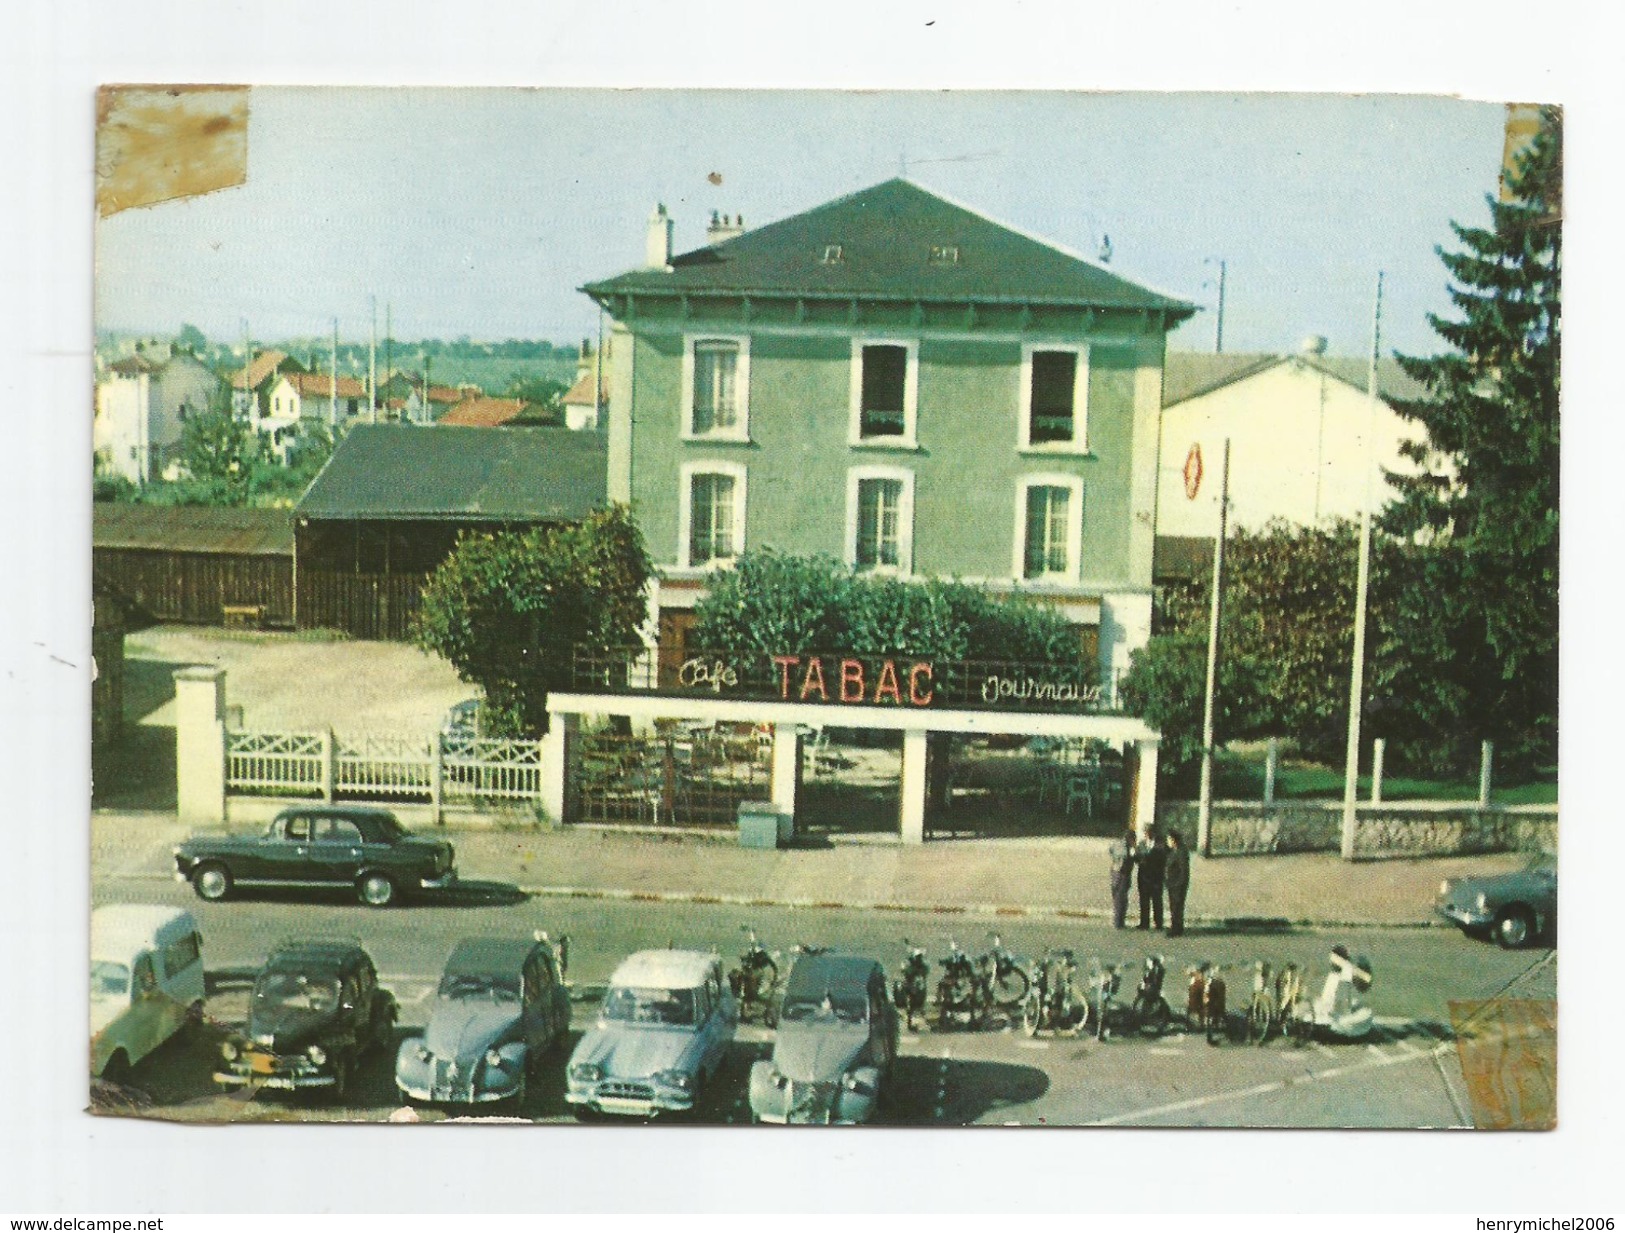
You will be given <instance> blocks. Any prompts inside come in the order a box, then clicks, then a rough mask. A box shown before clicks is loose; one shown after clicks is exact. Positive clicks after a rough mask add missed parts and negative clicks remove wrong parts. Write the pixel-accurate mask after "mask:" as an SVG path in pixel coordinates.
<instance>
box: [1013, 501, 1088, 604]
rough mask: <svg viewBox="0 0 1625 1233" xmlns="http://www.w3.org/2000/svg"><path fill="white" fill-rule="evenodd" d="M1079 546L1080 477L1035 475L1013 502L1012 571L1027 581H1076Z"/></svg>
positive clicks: (1080, 514)
mask: <svg viewBox="0 0 1625 1233" xmlns="http://www.w3.org/2000/svg"><path fill="white" fill-rule="evenodd" d="M1082 546H1083V481H1082V480H1080V479H1078V478H1077V477H1075V476H1066V475H1035V476H1029V477H1027V478H1025V479H1023V480H1022V482H1021V486H1020V488H1019V490H1018V495H1017V502H1016V561H1015V566H1016V573H1017V576H1018V577H1020V578H1025V579H1028V580H1030V581H1056V580H1069V581H1076V580H1077V578H1078V574H1079V557H1080V555H1081V553H1082Z"/></svg>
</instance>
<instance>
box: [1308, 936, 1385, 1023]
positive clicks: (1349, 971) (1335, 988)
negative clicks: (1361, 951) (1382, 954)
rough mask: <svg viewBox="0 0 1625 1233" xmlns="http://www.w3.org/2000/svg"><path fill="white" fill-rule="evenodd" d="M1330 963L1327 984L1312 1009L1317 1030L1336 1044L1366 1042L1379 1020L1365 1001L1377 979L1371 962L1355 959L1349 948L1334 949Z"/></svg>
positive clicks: (1364, 959)
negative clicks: (1349, 1041)
mask: <svg viewBox="0 0 1625 1233" xmlns="http://www.w3.org/2000/svg"><path fill="white" fill-rule="evenodd" d="M1330 960H1331V970H1330V971H1329V972H1327V973H1326V983H1325V984H1323V985H1322V986H1321V988H1320V994H1319V996H1318V997H1316V998H1315V1000H1314V1002H1313V1004H1312V1005H1311V1006H1310V1011H1311V1014H1312V1016H1313V1023H1314V1030H1315V1032H1316V1033H1317V1034H1318V1035H1323V1036H1326V1037H1328V1038H1330V1039H1332V1040H1363V1039H1364V1038H1365V1037H1367V1036H1369V1035H1370V1034H1371V1029H1372V1027H1373V1026H1374V1023H1375V1020H1376V1013H1375V1012H1374V1011H1373V1010H1372V1009H1371V1007H1369V1006H1367V1005H1366V1004H1365V997H1364V995H1365V994H1366V993H1367V992H1368V991H1369V990H1370V988H1371V983H1372V979H1373V977H1372V970H1371V961H1370V960H1369V959H1367V958H1366V957H1365V956H1364V955H1361V956H1360V957H1359V958H1357V959H1356V958H1354V957H1353V956H1351V955H1350V954H1349V952H1348V947H1346V946H1334V947H1332V953H1331V956H1330Z"/></svg>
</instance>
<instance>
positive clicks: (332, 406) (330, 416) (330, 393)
mask: <svg viewBox="0 0 1625 1233" xmlns="http://www.w3.org/2000/svg"><path fill="white" fill-rule="evenodd" d="M328 354H329V356H330V363H329V376H328V378H327V427H328V429H329V430H330V431H331V432H332V434H333V439H334V441H337V440H338V435H339V319H338V318H337V317H334V318H333V349H332V351H330V352H329V353H328Z"/></svg>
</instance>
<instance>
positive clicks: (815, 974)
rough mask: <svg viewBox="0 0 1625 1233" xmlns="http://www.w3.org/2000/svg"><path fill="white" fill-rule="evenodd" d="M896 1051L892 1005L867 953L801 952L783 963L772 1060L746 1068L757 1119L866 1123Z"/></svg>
mask: <svg viewBox="0 0 1625 1233" xmlns="http://www.w3.org/2000/svg"><path fill="white" fill-rule="evenodd" d="M896 1057H897V1011H896V1008H894V1007H893V1006H892V1002H891V999H890V998H889V997H887V996H886V971H885V969H884V968H882V967H881V966H880V964H879V963H877V962H876V961H875V960H873V959H863V958H859V957H858V956H856V955H835V954H826V953H822V952H817V953H808V954H803V955H802V956H801V957H800V958H798V959H797V960H796V962H795V966H794V967H792V968H791V969H790V978H789V980H788V981H787V982H786V984H785V992H784V1005H783V1007H782V1008H781V1010H780V1012H779V1030H778V1038H777V1039H776V1040H775V1042H774V1045H773V1058H772V1060H771V1061H767V1062H757V1063H756V1065H755V1066H753V1067H752V1068H751V1072H750V1108H751V1113H752V1114H753V1115H754V1116H755V1117H756V1119H757V1120H758V1121H763V1122H779V1123H790V1124H808V1123H815V1124H846V1125H851V1124H854V1123H859V1122H867V1121H868V1120H869V1119H870V1117H872V1116H873V1114H874V1111H875V1106H876V1104H877V1103H878V1102H879V1099H880V1088H881V1084H882V1083H883V1082H884V1081H885V1079H886V1076H887V1074H888V1072H889V1071H890V1069H891V1064H892V1062H893V1060H894V1059H895V1058H896Z"/></svg>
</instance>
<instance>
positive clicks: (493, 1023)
mask: <svg viewBox="0 0 1625 1233" xmlns="http://www.w3.org/2000/svg"><path fill="white" fill-rule="evenodd" d="M567 946H568V943H567V940H566V939H563V938H560V939H559V943H558V945H557V946H554V945H553V943H551V942H549V941H548V939H547V936H546V935H545V934H538V935H537V936H536V937H535V938H534V939H533V940H530V941H527V940H525V939H523V938H465V939H464V940H463V941H461V942H459V943H457V946H456V948H455V949H453V950H452V952H451V958H449V959H448V960H446V970H445V972H444V973H443V974H442V975H441V977H440V987H439V989H438V990H436V992H435V996H434V1001H433V1002H432V1003H430V1007H429V1026H428V1027H427V1028H426V1029H425V1031H424V1033H423V1035H422V1036H417V1037H411V1038H409V1039H407V1040H404V1041H402V1042H401V1046H400V1050H399V1051H398V1052H397V1053H396V1055H395V1086H396V1087H398V1088H399V1089H400V1092H401V1095H402V1097H404V1098H405V1099H407V1100H420V1101H431V1102H436V1103H444V1104H486V1103H489V1102H492V1101H498V1100H509V1101H512V1102H513V1103H514V1104H515V1105H519V1104H523V1103H524V1100H525V1087H526V1081H527V1079H528V1078H529V1077H530V1076H531V1075H533V1074H534V1073H535V1068H536V1066H537V1065H538V1063H539V1062H540V1061H541V1058H542V1056H543V1055H544V1054H546V1053H547V1051H548V1050H549V1049H551V1048H553V1047H554V1046H555V1045H557V1044H558V1043H559V1042H560V1041H562V1040H564V1039H565V1038H566V1037H567V1036H568V1035H569V1032H570V991H569V989H568V988H566V987H565V984H564V973H565V969H566V966H567V964H568V954H567Z"/></svg>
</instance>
